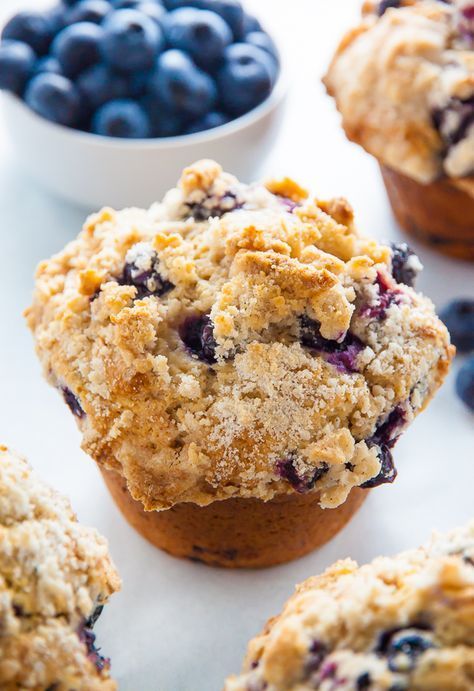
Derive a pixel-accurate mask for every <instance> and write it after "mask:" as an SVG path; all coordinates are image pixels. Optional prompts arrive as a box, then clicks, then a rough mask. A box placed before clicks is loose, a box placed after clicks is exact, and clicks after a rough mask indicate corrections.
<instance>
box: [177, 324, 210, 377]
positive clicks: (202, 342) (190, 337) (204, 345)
mask: <svg viewBox="0 0 474 691" xmlns="http://www.w3.org/2000/svg"><path fill="white" fill-rule="evenodd" d="M179 335H180V338H181V340H182V341H183V343H184V345H185V346H186V348H187V349H188V350H189V351H190V352H191V353H192V354H193V355H196V356H197V357H198V358H199V360H202V361H203V362H207V363H208V364H209V365H212V364H214V363H215V362H216V346H217V343H216V341H215V340H214V325H213V323H212V321H211V318H210V316H209V315H208V314H200V315H196V316H192V317H187V318H186V319H185V320H184V322H183V323H182V324H181V326H180V327H179Z"/></svg>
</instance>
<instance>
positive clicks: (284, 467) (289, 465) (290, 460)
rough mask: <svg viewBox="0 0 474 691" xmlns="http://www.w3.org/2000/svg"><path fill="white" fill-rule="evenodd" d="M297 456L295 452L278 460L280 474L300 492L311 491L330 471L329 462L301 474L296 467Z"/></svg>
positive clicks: (277, 465) (277, 467)
mask: <svg viewBox="0 0 474 691" xmlns="http://www.w3.org/2000/svg"><path fill="white" fill-rule="evenodd" d="M296 461H297V456H296V454H295V453H294V452H292V453H289V454H288V455H287V456H286V458H284V459H282V460H280V461H277V464H276V469H277V473H278V475H279V476H280V477H281V478H282V479H283V480H286V481H287V482H289V483H290V485H291V486H292V487H293V489H294V490H296V491H297V492H299V493H300V494H304V493H305V492H309V491H310V490H312V489H313V487H314V486H315V484H316V483H317V481H318V480H320V479H321V478H322V477H323V476H324V475H326V473H327V472H328V471H329V466H328V464H327V463H321V465H320V466H319V467H318V468H314V469H313V470H311V471H308V472H306V473H305V474H304V475H301V474H300V473H299V472H298V470H297V469H296V467H295V462H296Z"/></svg>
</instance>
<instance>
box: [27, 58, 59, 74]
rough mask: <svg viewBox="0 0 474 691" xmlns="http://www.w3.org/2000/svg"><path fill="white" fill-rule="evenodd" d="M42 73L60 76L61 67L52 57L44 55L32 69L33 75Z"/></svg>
mask: <svg viewBox="0 0 474 691" xmlns="http://www.w3.org/2000/svg"><path fill="white" fill-rule="evenodd" d="M43 72H52V73H54V74H62V70H61V65H60V64H59V61H58V60H57V59H56V58H53V56H52V55H45V56H44V58H40V59H39V60H38V61H37V63H36V65H35V68H34V74H41V73H43Z"/></svg>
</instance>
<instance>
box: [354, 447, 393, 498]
mask: <svg viewBox="0 0 474 691" xmlns="http://www.w3.org/2000/svg"><path fill="white" fill-rule="evenodd" d="M367 446H368V447H369V448H371V446H373V444H372V443H371V442H369V441H368V442H367ZM378 458H379V461H380V471H379V473H378V475H376V476H375V477H373V478H371V479H370V480H366V481H365V482H363V483H362V484H361V485H360V487H362V488H363V489H372V488H373V487H379V486H380V485H385V484H387V483H389V484H390V483H392V482H393V481H394V480H395V478H396V477H397V469H396V468H395V465H394V462H393V456H392V452H391V451H390V449H389V448H388V447H387V446H380V450H379V454H378Z"/></svg>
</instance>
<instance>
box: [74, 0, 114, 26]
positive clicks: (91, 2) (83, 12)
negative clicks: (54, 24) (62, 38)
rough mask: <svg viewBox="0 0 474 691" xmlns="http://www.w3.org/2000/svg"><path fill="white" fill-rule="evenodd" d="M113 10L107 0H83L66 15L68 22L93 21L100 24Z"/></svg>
mask: <svg viewBox="0 0 474 691" xmlns="http://www.w3.org/2000/svg"><path fill="white" fill-rule="evenodd" d="M110 11H111V7H110V4H109V3H108V2H107V0H81V2H78V3H77V5H74V7H72V8H71V9H70V10H69V12H68V13H67V15H66V23H67V24H77V23H78V22H93V23H94V24H100V23H101V22H102V21H103V20H104V19H105V17H106V16H107V15H108V14H109V12H110Z"/></svg>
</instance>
